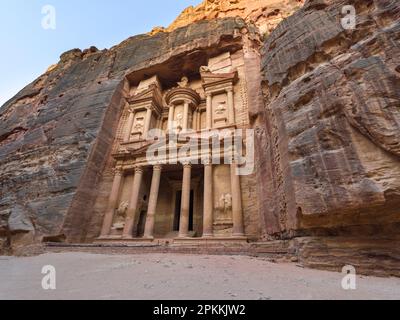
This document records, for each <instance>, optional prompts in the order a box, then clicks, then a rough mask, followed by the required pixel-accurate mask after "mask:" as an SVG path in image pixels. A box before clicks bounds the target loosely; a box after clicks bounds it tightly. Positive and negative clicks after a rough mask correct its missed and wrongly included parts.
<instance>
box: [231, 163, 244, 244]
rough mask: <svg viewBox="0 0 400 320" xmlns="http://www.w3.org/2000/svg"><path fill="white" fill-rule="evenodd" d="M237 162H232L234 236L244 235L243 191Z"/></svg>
mask: <svg viewBox="0 0 400 320" xmlns="http://www.w3.org/2000/svg"><path fill="white" fill-rule="evenodd" d="M236 169H237V164H236V162H235V161H233V162H232V164H231V188H232V216H233V236H234V237H243V236H244V223H243V209H242V192H241V190H240V176H239V175H238V174H237V172H236Z"/></svg>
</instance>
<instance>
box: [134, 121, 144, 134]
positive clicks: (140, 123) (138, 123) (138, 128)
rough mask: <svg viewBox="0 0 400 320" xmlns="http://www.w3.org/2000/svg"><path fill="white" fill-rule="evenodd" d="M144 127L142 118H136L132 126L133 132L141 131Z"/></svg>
mask: <svg viewBox="0 0 400 320" xmlns="http://www.w3.org/2000/svg"><path fill="white" fill-rule="evenodd" d="M143 127H144V120H143V119H142V118H139V119H137V120H136V124H135V126H134V129H135V132H142V131H143Z"/></svg>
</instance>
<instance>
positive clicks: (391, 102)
mask: <svg viewBox="0 0 400 320" xmlns="http://www.w3.org/2000/svg"><path fill="white" fill-rule="evenodd" d="M351 3H352V4H353V5H354V6H355V9H356V13H357V15H356V19H357V27H356V28H355V29H354V30H344V29H343V27H342V26H341V23H340V19H341V17H343V16H342V15H341V9H342V7H343V6H344V5H347V4H348V1H340V0H336V1H334V0H331V1H328V0H326V1H308V2H307V3H306V4H305V6H304V8H302V9H301V10H299V11H298V12H296V13H295V14H294V15H293V16H291V17H289V18H288V19H287V20H285V21H283V22H282V23H281V24H280V25H279V26H278V28H277V29H276V30H275V31H274V32H273V33H272V34H271V36H270V37H269V38H268V39H267V40H266V42H265V46H264V49H263V62H262V72H263V76H264V83H263V90H264V95H265V107H266V112H265V119H264V120H265V121H263V123H262V125H260V126H259V128H258V129H259V131H260V132H259V145H260V168H259V174H260V176H259V177H260V186H261V187H260V197H261V199H262V202H263V210H262V211H263V214H264V217H265V221H266V232H267V233H268V234H269V235H279V237H285V236H288V235H295V234H316V233H318V234H324V235H327V234H331V235H348V234H352V235H354V234H357V235H359V236H362V235H385V236H386V235H388V234H392V235H393V234H396V233H397V234H398V230H399V222H400V209H399V208H400V112H399V110H400V109H399V106H400V73H399V68H400V67H399V65H400V23H399V20H400V4H399V2H398V1H394V0H393V1H390V0H387V1H372V0H368V1H366V0H360V1H351Z"/></svg>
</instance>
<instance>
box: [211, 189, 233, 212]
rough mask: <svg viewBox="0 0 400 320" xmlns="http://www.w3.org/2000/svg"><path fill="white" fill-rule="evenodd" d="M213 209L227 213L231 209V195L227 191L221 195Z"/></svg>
mask: <svg viewBox="0 0 400 320" xmlns="http://www.w3.org/2000/svg"><path fill="white" fill-rule="evenodd" d="M215 209H216V210H217V211H219V212H220V213H221V214H222V213H223V214H224V215H227V214H228V213H229V211H230V210H231V209H232V196H231V195H230V194H229V193H227V194H223V195H221V197H220V199H219V201H218V205H217V207H216V208H215Z"/></svg>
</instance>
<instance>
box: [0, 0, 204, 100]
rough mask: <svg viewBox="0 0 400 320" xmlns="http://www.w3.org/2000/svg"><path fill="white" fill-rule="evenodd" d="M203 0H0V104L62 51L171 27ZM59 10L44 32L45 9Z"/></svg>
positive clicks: (106, 45)
mask: <svg viewBox="0 0 400 320" xmlns="http://www.w3.org/2000/svg"><path fill="white" fill-rule="evenodd" d="M200 2H201V0H46V1H42V0H0V41H1V48H0V72H1V77H0V106H1V105H3V103H5V102H6V101H7V100H8V99H10V98H12V97H13V96H14V95H15V94H16V93H17V92H18V91H19V90H20V89H22V88H23V87H24V86H25V85H27V84H28V83H30V82H32V81H33V80H34V79H36V78H37V77H38V76H39V75H41V74H42V73H44V72H45V71H46V69H47V68H48V67H49V66H50V65H51V64H54V63H57V62H58V60H59V56H60V54H61V53H63V52H65V51H67V50H70V49H73V48H80V49H85V48H88V47H90V46H92V45H94V46H96V47H97V48H99V49H104V48H110V47H112V46H113V45H116V44H118V43H120V42H121V41H123V40H125V39H126V38H128V37H130V36H133V35H136V34H140V33H145V32H148V31H150V30H151V29H152V28H153V27H154V26H167V25H169V24H170V23H171V22H172V21H173V20H174V19H175V17H177V15H178V14H179V13H180V12H181V11H182V10H183V9H184V8H186V7H188V6H190V5H196V4H198V3H200ZM45 5H52V6H53V7H54V8H55V9H56V29H55V30H51V29H48V30H46V29H43V28H42V20H43V18H44V16H45V15H43V14H42V8H43V6H45Z"/></svg>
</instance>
